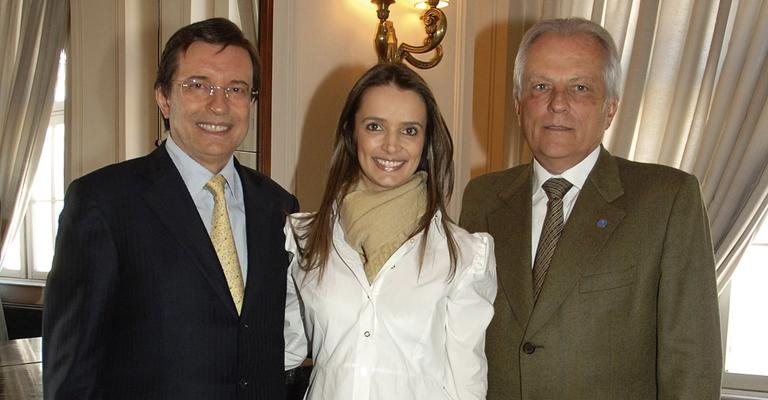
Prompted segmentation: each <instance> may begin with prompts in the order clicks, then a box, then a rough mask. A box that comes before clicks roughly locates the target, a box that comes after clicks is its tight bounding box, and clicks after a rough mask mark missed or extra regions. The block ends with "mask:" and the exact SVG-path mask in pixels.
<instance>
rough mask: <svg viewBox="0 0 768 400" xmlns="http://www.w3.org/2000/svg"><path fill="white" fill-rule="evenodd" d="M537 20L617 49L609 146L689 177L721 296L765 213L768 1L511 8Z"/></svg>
mask: <svg viewBox="0 0 768 400" xmlns="http://www.w3.org/2000/svg"><path fill="white" fill-rule="evenodd" d="M512 3H513V7H514V3H518V5H519V6H520V7H526V8H527V9H529V10H530V9H532V11H531V12H530V13H528V15H530V16H532V17H533V20H530V21H526V26H529V25H530V24H532V23H533V22H535V21H536V20H538V19H542V18H553V17H569V16H578V17H583V18H588V19H591V20H593V21H595V22H598V23H600V24H601V25H603V26H604V27H605V28H606V29H607V30H608V31H609V32H611V34H612V35H613V37H614V39H615V40H616V42H617V43H616V44H617V46H618V48H619V52H620V54H621V59H622V67H623V70H624V75H625V80H624V92H623V96H622V100H621V103H620V106H619V110H618V113H617V115H616V117H615V119H614V122H613V124H612V126H611V129H610V130H609V131H608V132H607V133H606V137H605V140H604V144H605V146H606V147H607V148H608V149H609V150H610V151H611V152H612V153H613V154H616V155H618V156H622V157H626V158H629V159H633V160H637V161H644V162H654V163H660V164H665V165H670V166H673V167H677V168H680V169H683V170H685V171H688V172H690V173H693V174H695V175H696V176H697V177H698V178H699V180H700V181H701V184H702V192H703V196H704V201H705V204H706V206H707V209H708V213H709V217H710V225H711V228H712V241H713V243H714V247H715V257H716V262H717V277H718V286H719V288H720V289H722V288H723V287H724V286H725V284H726V283H727V282H728V279H730V276H731V274H732V272H733V269H734V267H735V266H736V264H737V263H738V260H739V258H740V257H741V254H742V253H743V250H744V249H745V248H746V246H747V245H748V244H749V241H750V239H751V237H752V236H753V235H754V233H755V231H756V227H757V226H758V223H759V221H760V219H761V216H763V215H765V214H766V210H768V170H767V169H768V102H767V101H766V99H767V98H768V60H767V59H766V58H767V57H768V56H767V55H768V0H741V1H738V0H733V1H730V0H675V1H641V0H626V1H613V0H539V1H535V0H534V1H532V0H513V2H512Z"/></svg>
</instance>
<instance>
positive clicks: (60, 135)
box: [53, 122, 66, 215]
mask: <svg viewBox="0 0 768 400" xmlns="http://www.w3.org/2000/svg"><path fill="white" fill-rule="evenodd" d="M65 132H66V130H65V128H64V122H61V123H58V124H56V126H54V128H53V171H54V173H53V195H54V198H55V199H56V200H64V153H65V149H64V133H65ZM57 215H58V214H57Z"/></svg>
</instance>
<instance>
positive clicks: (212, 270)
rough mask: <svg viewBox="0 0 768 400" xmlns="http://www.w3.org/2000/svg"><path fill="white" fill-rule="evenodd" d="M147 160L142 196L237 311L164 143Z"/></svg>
mask: <svg viewBox="0 0 768 400" xmlns="http://www.w3.org/2000/svg"><path fill="white" fill-rule="evenodd" d="M147 160H148V167H149V168H148V169H147V171H146V174H145V175H146V176H147V177H148V179H150V180H151V181H153V184H152V185H151V186H150V187H149V188H148V189H147V191H146V192H145V193H144V199H145V200H146V201H147V203H148V205H149V207H150V208H151V209H153V210H154V211H155V213H156V214H157V219H158V220H159V221H160V222H161V223H163V224H164V225H165V226H166V227H167V228H168V232H170V234H171V236H173V237H174V239H176V241H177V242H178V243H179V245H180V247H181V248H183V249H184V250H185V251H186V252H187V253H189V254H190V256H191V257H190V259H191V260H194V261H195V262H194V265H195V267H196V268H197V269H198V270H199V271H200V273H202V275H203V276H204V277H205V279H206V280H207V281H208V283H210V285H211V288H212V289H213V291H214V292H215V293H216V294H217V295H218V296H219V298H220V299H221V300H222V302H223V303H224V304H225V305H226V307H227V308H228V309H231V311H232V312H233V313H237V310H236V309H235V305H234V302H233V301H232V295H231V294H230V293H229V289H228V287H227V282H226V278H225V277H224V273H223V271H222V269H221V265H220V264H219V259H218V258H217V257H216V251H215V250H214V249H213V245H212V244H211V239H210V237H209V236H208V233H207V232H206V230H205V225H203V222H202V221H201V220H200V214H199V212H198V211H197V207H196V206H195V203H194V201H192V197H191V196H190V195H189V190H188V189H187V187H186V186H185V185H184V181H183V180H182V179H181V175H180V174H179V172H178V170H177V169H176V167H175V166H174V165H173V162H172V161H171V159H170V157H169V156H168V153H167V151H166V150H165V145H164V144H163V145H162V146H160V147H159V148H158V149H156V150H155V151H153V152H152V153H150V154H149V155H148V156H147Z"/></svg>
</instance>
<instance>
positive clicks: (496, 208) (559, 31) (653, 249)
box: [460, 18, 722, 400]
mask: <svg viewBox="0 0 768 400" xmlns="http://www.w3.org/2000/svg"><path fill="white" fill-rule="evenodd" d="M514 79H515V111H516V112H517V114H518V117H519V120H520V123H521V127H522V130H523V133H524V135H525V137H526V141H527V142H528V144H529V147H530V148H531V151H532V153H533V155H534V160H533V162H532V163H531V164H527V165H523V166H518V167H515V168H512V169H509V170H506V171H501V172H496V173H492V174H488V175H485V176H481V177H479V178H477V179H474V180H473V181H472V182H470V184H469V185H468V186H467V189H466V191H465V194H464V200H463V207H462V213H461V219H460V223H461V225H462V226H464V227H465V228H467V229H468V230H470V231H487V232H489V233H490V234H491V235H492V236H493V237H494V240H495V242H496V258H497V262H498V276H499V295H498V296H497V298H496V302H495V311H496V314H495V316H494V319H493V321H492V322H491V325H490V327H489V328H488V333H487V338H486V355H487V357H488V381H489V382H488V383H489V391H488V399H490V400H493V399H504V400H508V399H513V400H514V399H548V400H551V399H621V400H628V399H642V400H647V399H692V400H693V399H695V400H702V399H719V391H720V379H721V370H722V356H721V344H720V332H719V322H718V306H717V292H716V284H715V276H714V272H715V267H714V261H713V254H712V245H711V239H710V235H709V227H708V221H707V216H706V211H705V209H704V206H703V203H702V200H701V194H700V190H699V185H698V181H697V180H696V178H695V177H693V176H692V175H689V174H686V173H684V172H682V171H679V170H676V169H673V168H669V167H664V166H660V165H653V164H642V163H637V162H632V161H627V160H624V159H621V158H618V157H614V156H612V155H611V154H610V153H608V151H606V150H605V149H604V148H603V147H602V146H601V141H602V137H603V132H604V131H605V129H607V128H608V126H610V123H611V120H612V118H613V115H614V114H615V112H616V107H617V104H618V98H619V86H620V82H621V68H620V66H619V59H618V55H617V53H616V49H615V46H614V44H613V40H612V39H611V37H610V35H609V34H608V33H607V32H606V31H605V30H604V29H603V28H601V27H600V26H599V25H596V24H594V23H592V22H589V21H586V20H582V19H575V18H574V19H568V20H549V21H544V22H540V23H538V24H536V25H534V26H533V27H532V28H531V29H530V30H529V31H528V32H527V33H526V35H525V37H524V38H523V41H522V44H521V46H520V53H519V54H518V56H517V59H516V62H515V76H514ZM550 178H554V179H556V180H557V178H563V179H565V180H567V181H568V182H567V183H566V185H565V186H566V188H565V194H564V195H562V199H561V200H558V199H555V198H558V196H560V195H553V194H547V193H545V190H544V189H543V188H542V184H544V183H545V182H547V181H549V180H550ZM560 182H564V181H562V180H560ZM544 186H546V185H544ZM550 196H553V198H552V199H549V197H550ZM558 201H559V202H560V204H559V205H557V206H556V205H555V204H556V202H558ZM548 203H549V204H548ZM554 210H558V211H554ZM549 213H552V215H553V217H552V219H551V220H552V221H559V222H553V223H550V222H548V221H550V216H549V215H548V214H549ZM558 213H559V214H558ZM558 224H559V225H558ZM558 226H559V228H558ZM552 232H554V233H552ZM545 237H546V238H545ZM552 237H554V239H552ZM540 244H541V247H539V246H540ZM550 245H551V246H554V254H553V255H551V261H549V262H546V261H541V262H540V261H539V260H544V259H546V258H547V256H546V255H543V254H545V253H546V250H545V249H546V248H550ZM534 260H536V261H535V262H534ZM534 264H536V267H535V268H534ZM541 265H544V266H543V267H542V266H541ZM532 268H534V269H535V270H536V271H543V272H536V274H537V276H539V277H540V278H539V279H538V282H534V279H533V275H534V272H533V271H532ZM541 277H543V278H541ZM542 282H543V283H542Z"/></svg>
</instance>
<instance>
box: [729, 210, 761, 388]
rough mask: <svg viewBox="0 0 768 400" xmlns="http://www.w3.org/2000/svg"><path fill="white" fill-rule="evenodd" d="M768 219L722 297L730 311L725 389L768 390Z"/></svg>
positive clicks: (756, 235) (746, 252)
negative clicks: (766, 309) (767, 308)
mask: <svg viewBox="0 0 768 400" xmlns="http://www.w3.org/2000/svg"><path fill="white" fill-rule="evenodd" d="M766 260H768V218H764V219H763V222H762V225H761V227H760V228H759V229H758V232H757V233H756V234H755V236H754V238H753V239H752V243H751V244H750V245H749V247H748V248H747V250H746V251H745V252H744V256H743V257H742V259H741V261H740V262H739V266H738V268H737V269H736V270H735V271H734V273H733V277H732V279H731V282H730V284H729V288H728V290H727V291H726V292H725V293H723V295H721V302H723V303H724V305H725V307H726V308H727V312H725V313H724V314H725V315H726V316H727V317H726V318H727V321H726V323H725V326H727V329H726V330H725V331H724V334H725V335H726V338H725V339H726V340H725V379H724V387H726V388H732V389H741V390H757V391H767V390H768V340H766V338H768V314H766V312H765V307H766V305H768V290H766V288H768V263H767V262H766Z"/></svg>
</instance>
